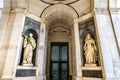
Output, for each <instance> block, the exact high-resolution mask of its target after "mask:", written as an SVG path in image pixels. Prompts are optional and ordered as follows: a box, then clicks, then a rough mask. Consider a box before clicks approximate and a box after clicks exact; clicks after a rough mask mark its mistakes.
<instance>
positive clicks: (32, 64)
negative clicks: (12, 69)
mask: <svg viewBox="0 0 120 80" xmlns="http://www.w3.org/2000/svg"><path fill="white" fill-rule="evenodd" d="M22 65H23V66H28V67H29V66H33V64H22Z"/></svg>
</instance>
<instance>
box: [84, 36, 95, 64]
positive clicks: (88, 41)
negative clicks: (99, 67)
mask: <svg viewBox="0 0 120 80" xmlns="http://www.w3.org/2000/svg"><path fill="white" fill-rule="evenodd" d="M83 48H84V51H85V53H84V55H85V59H86V62H85V64H96V60H97V59H96V51H97V48H96V45H95V41H94V39H93V38H92V37H91V35H90V34H87V36H86V38H85V44H84V47H83Z"/></svg>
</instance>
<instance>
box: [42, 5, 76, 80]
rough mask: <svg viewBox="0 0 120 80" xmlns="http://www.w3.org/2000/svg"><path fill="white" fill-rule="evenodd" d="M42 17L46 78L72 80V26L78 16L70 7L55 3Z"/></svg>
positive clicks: (74, 64) (73, 57)
mask: <svg viewBox="0 0 120 80" xmlns="http://www.w3.org/2000/svg"><path fill="white" fill-rule="evenodd" d="M67 10H69V11H67ZM46 13H47V14H46ZM42 17H43V18H46V19H47V22H46V27H47V28H46V29H47V30H46V31H47V35H46V36H47V41H46V42H47V45H46V46H47V51H46V54H47V56H46V78H47V80H63V79H62V78H64V79H65V80H72V76H73V74H74V75H75V74H76V62H75V52H74V51H75V50H74V30H73V26H74V19H75V18H77V17H78V16H77V14H76V12H75V11H74V9H72V8H71V7H68V6H66V5H62V4H57V5H53V6H51V7H49V8H48V9H46V10H45V11H44V13H43V15H42Z"/></svg>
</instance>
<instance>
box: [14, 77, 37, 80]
mask: <svg viewBox="0 0 120 80" xmlns="http://www.w3.org/2000/svg"><path fill="white" fill-rule="evenodd" d="M14 80H36V77H16V78H15V79H14Z"/></svg>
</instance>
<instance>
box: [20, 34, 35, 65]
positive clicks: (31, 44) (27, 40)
mask: <svg viewBox="0 0 120 80" xmlns="http://www.w3.org/2000/svg"><path fill="white" fill-rule="evenodd" d="M35 47H36V43H35V39H34V38H33V34H32V33H30V34H29V36H26V35H25V36H24V44H23V48H24V52H23V62H22V64H23V65H33V63H32V56H33V50H34V49H35Z"/></svg>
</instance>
